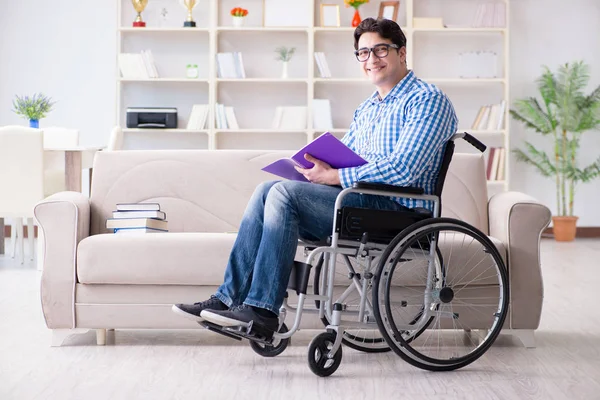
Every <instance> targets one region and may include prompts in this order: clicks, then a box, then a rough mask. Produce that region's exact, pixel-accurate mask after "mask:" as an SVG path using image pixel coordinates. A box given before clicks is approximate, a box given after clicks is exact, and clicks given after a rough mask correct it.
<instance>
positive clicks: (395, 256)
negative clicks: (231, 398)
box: [200, 132, 509, 377]
mask: <svg viewBox="0 0 600 400" xmlns="http://www.w3.org/2000/svg"><path fill="white" fill-rule="evenodd" d="M457 139H464V140H465V141H467V142H468V143H470V144H471V145H473V146H474V147H475V148H477V149H478V150H479V151H481V152H483V151H485V149H486V146H485V145H484V144H483V143H481V142H479V141H478V140H477V139H475V138H474V137H473V136H471V135H469V134H468V133H466V132H465V133H458V134H455V135H454V136H453V137H452V138H451V140H450V141H449V142H448V143H447V144H446V148H445V151H444V155H443V160H442V166H441V169H440V172H439V174H438V177H437V182H436V187H435V193H434V194H433V195H427V194H424V190H423V189H421V188H415V187H397V186H392V185H386V184H373V183H365V182H357V183H356V184H355V185H354V186H353V187H352V188H347V189H344V190H342V192H341V193H340V194H339V195H338V197H337V199H336V203H335V216H334V226H333V232H332V236H331V237H330V238H328V239H327V241H325V242H319V243H315V242H309V241H306V240H302V239H300V241H299V245H301V246H304V251H305V255H306V260H305V261H304V262H300V261H295V262H294V268H293V269H292V273H291V276H290V280H289V284H288V289H290V290H294V291H295V292H296V294H297V296H298V299H297V304H295V305H290V304H289V303H288V300H289V298H288V295H286V298H285V300H284V303H283V305H282V307H281V309H280V314H279V329H278V331H277V332H264V331H261V330H260V329H259V327H258V326H256V327H253V326H252V323H250V324H249V325H248V326H244V327H242V326H240V327H221V326H218V325H215V324H212V323H210V322H208V321H203V322H201V323H200V324H201V325H203V326H205V327H206V328H208V329H210V330H212V331H215V332H218V333H220V334H223V335H226V336H229V337H231V338H234V339H238V340H242V339H244V338H245V339H249V340H250V345H251V347H252V349H253V350H254V351H255V352H256V353H258V354H259V355H261V356H264V357H274V356H277V355H279V354H281V353H282V352H283V351H284V350H285V349H286V347H287V346H288V343H289V340H290V338H291V336H292V335H293V334H294V333H295V332H296V331H297V330H298V328H299V326H300V321H301V318H302V315H303V313H313V314H318V317H319V318H320V319H321V320H322V322H323V324H324V325H325V329H326V331H325V332H324V333H321V334H319V335H317V336H316V337H314V338H313V339H312V341H311V342H310V345H309V348H308V365H309V367H310V369H311V371H312V372H313V373H315V374H316V375H318V376H322V377H325V376H329V375H331V374H333V373H334V372H335V371H336V370H337V369H338V367H339V366H340V363H341V360H342V346H341V345H342V344H345V345H346V346H348V347H350V348H353V349H355V350H359V351H363V352H386V351H390V350H392V351H394V352H395V353H396V354H398V356H400V357H401V358H402V359H403V360H405V361H406V362H408V363H410V364H411V365H413V366H415V367H418V368H421V369H425V370H430V371H451V370H455V369H458V368H462V367H465V366H467V365H469V364H471V363H472V362H474V361H475V360H477V359H478V358H479V357H481V356H482V355H483V354H484V353H485V352H486V351H487V349H489V347H490V346H491V345H492V344H493V343H494V341H495V340H496V338H497V336H498V334H499V333H500V330H501V329H502V327H503V324H504V321H505V319H506V315H507V312H508V302H509V287H508V278H507V270H506V267H505V265H504V261H503V259H502V257H501V255H500V253H499V252H498V250H497V248H496V247H495V245H494V244H493V243H492V242H491V240H490V239H489V238H488V237H487V236H486V235H485V234H484V233H482V232H481V231H479V230H478V229H476V228H475V227H473V226H471V225H469V224H467V223H465V222H463V221H460V220H457V219H452V218H442V217H440V215H441V193H442V189H443V184H444V180H445V177H446V173H447V171H448V167H449V165H450V161H451V159H452V155H453V153H454V148H455V143H454V142H455V140H457ZM349 193H363V194H372V195H380V196H389V197H395V198H398V197H408V198H414V199H422V200H428V201H431V202H432V203H433V212H431V211H429V210H428V209H425V208H423V209H410V210H409V211H384V210H372V209H362V208H352V207H342V206H341V204H342V200H343V198H344V196H346V195H347V194H349ZM338 260H341V262H343V263H344V264H345V266H346V269H347V271H345V273H341V272H339V271H338V268H339V267H338V265H337V263H338ZM313 265H314V267H313ZM311 272H312V274H311ZM311 275H312V283H313V284H312V286H310V285H309V282H310V279H311ZM288 293H289V291H288ZM311 302H314V306H313V305H312V304H310V303H311ZM288 311H294V312H295V313H296V316H295V319H294V321H293V326H292V327H291V329H288V326H287V325H286V324H285V319H286V314H287V312H288Z"/></svg>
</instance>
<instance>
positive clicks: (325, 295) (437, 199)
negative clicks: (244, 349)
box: [202, 133, 505, 376]
mask: <svg viewBox="0 0 600 400" xmlns="http://www.w3.org/2000/svg"><path fill="white" fill-rule="evenodd" d="M458 138H463V139H465V140H466V141H468V142H469V143H471V144H472V145H473V146H474V147H476V148H477V149H479V150H480V151H482V152H483V151H484V150H485V148H486V147H485V145H483V144H482V143H481V142H479V141H477V139H475V138H474V137H472V136H471V135H469V134H468V133H459V134H455V135H454V136H453V137H452V139H451V141H452V142H453V141H454V140H455V139H458ZM453 148H454V145H453V144H452V146H451V149H450V152H453ZM447 150H448V149H447ZM451 156H452V154H450V156H449V157H448V156H447V155H446V154H445V155H444V164H446V165H444V166H443V169H444V168H445V170H443V172H442V171H441V172H440V177H441V178H442V186H443V179H445V174H446V170H447V167H448V164H449V162H450V159H451ZM381 186H382V187H386V188H387V187H389V188H390V189H392V190H378V189H372V188H361V187H353V188H346V189H343V190H342V191H341V192H340V193H339V194H338V196H337V198H336V201H335V206H334V221H333V230H332V235H331V244H330V245H328V246H324V245H323V244H322V243H318V244H316V243H311V242H308V241H302V240H299V245H302V246H305V255H306V253H307V251H308V249H309V248H313V249H312V250H311V251H310V252H309V253H308V255H307V257H306V260H305V262H298V261H295V266H294V268H293V270H292V276H291V277H290V283H289V285H288V288H289V289H294V290H296V292H297V294H298V302H297V306H296V307H294V306H291V305H290V304H289V303H288V297H287V295H286V298H285V299H284V302H283V305H282V306H281V308H280V313H279V328H280V329H279V332H273V333H270V332H260V330H257V329H256V328H257V327H253V326H252V322H250V324H249V325H248V326H247V327H243V326H239V327H220V326H218V325H215V324H212V323H209V322H206V321H205V322H203V323H202V324H203V325H204V326H206V327H207V328H209V329H211V330H213V331H215V332H218V333H221V334H224V335H226V336H230V337H232V338H235V339H238V340H241V339H242V338H247V339H249V340H251V341H253V342H255V343H259V344H262V345H265V346H271V345H272V343H273V342H274V341H280V342H281V341H287V340H288V339H289V338H291V337H292V336H293V335H294V333H295V332H296V331H298V329H299V326H300V323H301V320H302V315H303V313H309V314H318V316H319V318H320V319H323V318H324V317H325V318H326V320H327V321H328V322H329V324H328V325H327V326H326V331H327V332H329V333H335V341H334V342H333V345H332V346H331V347H330V348H329V351H328V353H327V354H326V355H324V356H325V357H327V359H334V357H335V356H336V353H337V352H338V350H339V349H340V347H341V344H342V340H343V339H344V332H345V331H346V330H347V329H375V330H380V328H379V326H378V324H377V321H375V307H379V305H377V304H376V305H373V304H371V300H370V299H369V298H368V297H369V296H368V295H367V291H368V289H369V287H368V285H370V284H371V278H372V277H373V275H374V274H373V271H372V270H373V266H374V265H376V263H374V261H375V260H376V259H378V258H380V257H381V255H382V254H383V253H384V252H385V250H386V249H387V247H388V246H389V245H390V244H389V243H387V244H382V243H378V242H375V241H368V237H366V236H364V235H363V238H362V240H361V241H360V242H358V241H354V240H344V239H340V232H339V229H338V227H339V222H340V221H338V218H340V215H341V210H342V202H343V199H344V198H345V197H346V196H347V195H349V194H351V193H359V194H367V195H376V196H386V197H395V198H412V199H418V200H425V201H431V202H432V203H433V213H432V214H431V217H430V218H427V220H429V221H432V222H434V221H435V220H436V219H438V221H439V219H440V214H441V187H442V186H438V188H439V191H440V193H439V195H438V193H436V194H431V195H430V194H417V193H416V192H415V188H410V187H409V188H402V187H390V186H389V185H381ZM411 226H412V225H411ZM409 228H410V226H409ZM409 228H406V229H409ZM473 229H474V228H473ZM490 243H491V242H490ZM437 249H438V246H437V236H436V235H433V237H432V239H431V242H430V246H429V249H428V251H429V254H428V257H427V259H428V267H427V268H428V269H427V282H431V281H432V278H433V274H434V272H435V271H434V268H435V257H436V251H437ZM320 255H322V256H323V258H324V259H323V261H324V262H323V266H325V270H324V271H322V272H321V271H319V273H322V274H323V282H322V286H323V291H320V293H321V294H308V293H307V288H308V280H309V277H310V272H311V269H312V265H313V262H314V261H315V260H316V258H317V257H318V256H320ZM338 255H342V256H343V257H344V261H345V262H346V266H347V267H348V272H349V274H350V276H349V278H350V279H351V281H352V282H351V284H350V285H349V286H348V288H347V289H346V290H345V291H344V292H343V293H342V294H341V295H340V296H339V297H338V298H337V299H334V287H335V284H334V278H335V272H336V262H337V259H338ZM351 256H352V257H355V258H356V260H357V261H358V263H359V264H360V265H361V266H363V267H364V270H363V271H361V273H362V274H364V275H365V276H364V277H363V279H362V282H361V279H360V277H359V276H357V273H356V271H355V270H354V267H353V266H352V264H351V263H350V261H349V257H351ZM363 264H364V265H363ZM500 287H501V288H502V285H500ZM354 291H357V292H358V294H359V295H360V304H359V306H358V311H348V310H344V305H343V303H344V301H345V300H346V299H347V297H348V296H349V295H350V293H352V292H354ZM423 296H424V297H423V301H424V303H423V304H424V305H427V304H431V303H432V302H433V301H434V299H433V293H432V290H430V288H429V285H427V286H426V288H425V290H424V294H423ZM501 296H502V295H501ZM311 300H312V301H318V304H319V307H318V308H307V307H305V303H306V301H311ZM500 301H501V302H502V301H503V298H502V297H501V298H500ZM288 310H290V311H294V312H295V313H296V316H295V319H294V323H293V325H292V327H291V329H289V330H287V327H285V329H283V331H282V330H281V328H282V326H284V322H285V319H286V315H287V311H288ZM422 311H424V312H421V313H420V315H419V316H418V319H416V320H415V321H413V322H412V323H410V324H406V325H396V326H397V329H400V330H403V331H404V330H406V331H418V332H422V331H421V329H423V328H424V327H425V328H427V326H428V324H429V323H430V322H431V318H432V317H435V316H438V317H439V316H444V317H449V318H454V316H453V315H448V314H451V313H450V312H449V311H438V310H437V309H431V308H429V307H424V308H423V309H422ZM367 313H368V316H369V318H365V316H366V314H367ZM342 314H346V315H352V316H354V317H357V318H356V323H352V322H350V321H348V320H342ZM503 314H504V316H505V313H503ZM502 320H503V318H502ZM496 322H497V321H496ZM417 335H418V334H417ZM384 339H385V336H384ZM494 339H495V337H494ZM492 342H493V340H492ZM385 343H386V344H387V343H388V342H387V340H386V342H385ZM285 345H286V346H287V342H286V344H285ZM253 348H254V345H253ZM284 349H285V347H284ZM255 351H257V352H259V351H258V350H257V349H256V348H255ZM281 351H283V350H281ZM277 354H279V353H276V354H272V355H270V356H273V355H277ZM263 355H265V354H263ZM267 356H269V355H267ZM309 357H310V355H309ZM339 357H340V360H341V353H340V356H339ZM403 358H404V357H403ZM309 361H310V359H309ZM338 365H339V364H338ZM335 369H337V366H335V368H334V371H335ZM313 372H314V370H313ZM331 373H333V372H331ZM328 374H329V373H328ZM328 374H326V375H321V376H327V375H328Z"/></svg>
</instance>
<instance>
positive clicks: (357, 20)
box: [352, 8, 362, 28]
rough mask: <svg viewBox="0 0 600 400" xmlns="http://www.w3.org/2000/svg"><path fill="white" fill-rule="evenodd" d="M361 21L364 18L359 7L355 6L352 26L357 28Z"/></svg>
mask: <svg viewBox="0 0 600 400" xmlns="http://www.w3.org/2000/svg"><path fill="white" fill-rule="evenodd" d="M360 21H362V18H361V17H360V13H359V12H358V8H355V9H354V18H352V27H353V28H356V27H357V26H358V25H359V24H360Z"/></svg>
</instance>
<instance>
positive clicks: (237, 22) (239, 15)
mask: <svg viewBox="0 0 600 400" xmlns="http://www.w3.org/2000/svg"><path fill="white" fill-rule="evenodd" d="M247 15H248V10H246V9H243V8H242V7H235V8H232V9H231V16H232V18H233V26H235V27H238V28H239V27H240V26H243V25H244V18H246V16H247Z"/></svg>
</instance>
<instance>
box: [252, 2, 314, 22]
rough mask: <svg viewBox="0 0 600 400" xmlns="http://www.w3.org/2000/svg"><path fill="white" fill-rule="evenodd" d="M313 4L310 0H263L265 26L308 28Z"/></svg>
mask: <svg viewBox="0 0 600 400" xmlns="http://www.w3.org/2000/svg"><path fill="white" fill-rule="evenodd" d="M312 4H313V3H312V1H310V2H309V0H263V26H264V27H271V28H281V27H301V28H307V27H309V26H310V25H311V11H312Z"/></svg>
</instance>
